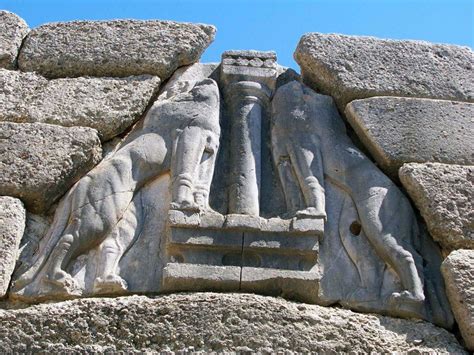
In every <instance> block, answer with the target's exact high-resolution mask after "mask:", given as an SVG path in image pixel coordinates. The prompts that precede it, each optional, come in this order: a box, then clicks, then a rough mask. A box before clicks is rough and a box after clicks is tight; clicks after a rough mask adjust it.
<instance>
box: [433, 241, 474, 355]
mask: <svg viewBox="0 0 474 355" xmlns="http://www.w3.org/2000/svg"><path fill="white" fill-rule="evenodd" d="M441 271H442V272H443V276H444V280H445V282H446V290H447V292H448V298H449V302H450V303H451V307H452V308H453V313H454V316H455V317H456V320H457V322H458V324H459V329H460V330H461V334H462V336H463V338H464V341H465V342H466V346H467V348H468V349H469V350H471V351H474V250H463V249H461V250H455V251H453V252H452V253H451V254H449V256H448V257H447V258H446V259H445V260H444V262H443V265H442V266H441Z"/></svg>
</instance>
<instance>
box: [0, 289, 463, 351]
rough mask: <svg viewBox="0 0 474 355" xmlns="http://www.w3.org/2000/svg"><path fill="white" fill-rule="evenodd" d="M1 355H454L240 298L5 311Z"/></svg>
mask: <svg viewBox="0 0 474 355" xmlns="http://www.w3.org/2000/svg"><path fill="white" fill-rule="evenodd" d="M0 333H1V334H2V335H3V336H2V337H1V338H0V349H1V350H2V351H3V352H7V353H15V352H20V353H23V352H27V353H28V352H39V351H43V352H78V351H79V352H127V353H128V352H153V353H154V352H157V353H159V352H169V351H176V352H180V351H189V352H194V351H202V352H204V353H210V352H219V353H221V352H230V351H232V352H237V353H243V352H245V353H246V352H258V353H277V352H279V351H281V352H285V351H286V352H289V353H291V352H297V353H314V352H317V353H351V352H357V353H367V352H369V351H370V352H374V353H387V352H396V353H399V352H410V353H438V352H441V353H456V354H466V353H467V352H466V351H465V350H464V349H463V347H462V346H461V345H459V343H458V342H457V340H456V338H455V337H454V335H452V334H450V333H449V332H447V331H446V330H444V329H442V328H438V327H436V326H434V325H432V324H430V323H426V322H422V321H413V320H405V319H396V318H390V317H385V316H380V315H370V314H359V313H354V312H351V311H348V310H344V309H340V308H327V307H320V306H315V305H304V304H301V303H294V302H288V301H286V300H283V299H281V298H273V297H263V296H256V295H249V294H241V293H231V294H221V293H195V294H175V295H168V296H160V297H155V298H149V297H145V296H131V297H121V298H93V299H84V300H75V301H67V302H60V303H53V304H45V305H37V306H32V307H30V308H27V309H19V310H0Z"/></svg>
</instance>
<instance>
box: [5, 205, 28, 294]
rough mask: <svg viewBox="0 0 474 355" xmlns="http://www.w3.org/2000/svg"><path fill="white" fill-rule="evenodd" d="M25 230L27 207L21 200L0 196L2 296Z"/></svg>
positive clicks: (8, 281)
mask: <svg viewBox="0 0 474 355" xmlns="http://www.w3.org/2000/svg"><path fill="white" fill-rule="evenodd" d="M24 230H25V208H24V207H23V203H21V201H20V200H18V199H17V198H14V197H9V196H0V298H1V297H3V296H5V294H6V292H7V289H8V285H9V284H10V278H11V275H12V273H13V269H14V268H15V262H16V259H17V258H18V254H19V251H18V247H19V246H20V240H21V237H22V236H23V231H24Z"/></svg>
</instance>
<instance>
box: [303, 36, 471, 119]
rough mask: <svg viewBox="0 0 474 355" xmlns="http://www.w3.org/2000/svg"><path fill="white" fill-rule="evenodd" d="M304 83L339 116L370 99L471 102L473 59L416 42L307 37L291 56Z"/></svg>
mask: <svg viewBox="0 0 474 355" xmlns="http://www.w3.org/2000/svg"><path fill="white" fill-rule="evenodd" d="M294 57H295V60H296V62H297V63H298V64H299V65H300V67H301V72H302V75H303V80H304V81H305V83H307V84H308V85H310V86H311V87H312V88H314V89H315V90H318V91H321V92H322V93H324V94H329V95H331V96H333V97H334V99H335V100H336V102H337V104H338V107H339V109H340V110H343V109H344V107H345V106H346V104H347V103H348V102H350V101H352V100H355V99H361V98H366V97H371V96H416V97H425V98H436V99H447V100H458V101H470V102H472V101H474V53H473V52H472V50H471V49H470V48H468V47H459V46H453V45H446V44H433V43H428V42H420V41H394V40H383V39H377V38H373V37H357V36H344V35H337V34H321V33H308V34H305V35H304V36H303V37H301V39H300V42H299V43H298V47H297V48H296V51H295V54H294Z"/></svg>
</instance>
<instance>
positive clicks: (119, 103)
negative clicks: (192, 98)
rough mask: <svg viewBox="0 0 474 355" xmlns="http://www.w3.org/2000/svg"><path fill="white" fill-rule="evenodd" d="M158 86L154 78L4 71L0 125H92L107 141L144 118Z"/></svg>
mask: <svg viewBox="0 0 474 355" xmlns="http://www.w3.org/2000/svg"><path fill="white" fill-rule="evenodd" d="M159 84H160V79H159V78H158V77H156V76H149V75H141V76H131V77H127V78H91V77H85V78H65V79H56V80H50V81H48V80H46V79H45V78H43V77H42V76H40V75H36V74H34V73H22V72H17V71H10V70H1V69H0V121H13V122H43V123H50V124H57V125H61V126H66V127H71V126H85V127H91V128H94V129H97V131H98V132H99V135H100V137H101V139H102V140H104V141H106V140H109V139H111V138H113V137H114V136H116V135H118V134H120V133H122V132H123V131H124V130H125V129H127V128H128V127H129V126H130V125H132V124H133V123H134V122H135V121H136V120H137V119H139V118H140V117H141V115H142V114H143V112H144V111H145V109H146V107H147V105H148V104H149V102H150V100H151V98H153V97H154V96H155V95H156V93H157V91H158V87H159ZM2 86H3V87H2Z"/></svg>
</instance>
